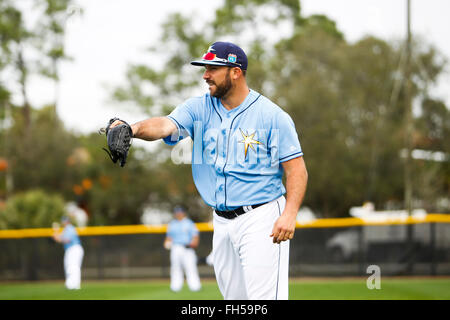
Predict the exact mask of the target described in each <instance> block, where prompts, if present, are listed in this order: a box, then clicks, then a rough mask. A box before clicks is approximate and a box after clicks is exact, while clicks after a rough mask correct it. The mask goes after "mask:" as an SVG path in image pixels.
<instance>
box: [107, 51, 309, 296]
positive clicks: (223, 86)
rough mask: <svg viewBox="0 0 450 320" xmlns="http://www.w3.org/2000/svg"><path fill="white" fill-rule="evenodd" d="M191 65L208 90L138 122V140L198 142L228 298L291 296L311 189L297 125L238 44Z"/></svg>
mask: <svg viewBox="0 0 450 320" xmlns="http://www.w3.org/2000/svg"><path fill="white" fill-rule="evenodd" d="M281 63H283V61H280V64H281ZM191 64H192V65H195V66H203V67H204V68H205V71H204V74H203V80H205V82H206V83H207V85H208V89H209V92H208V93H206V94H204V95H203V96H199V97H194V98H190V99H188V100H186V101H185V102H183V103H182V104H180V105H178V106H177V107H176V108H175V109H174V110H173V112H172V113H171V114H170V115H168V116H166V117H154V118H150V119H146V120H143V121H140V122H137V123H135V124H133V125H132V126H131V127H132V132H133V135H134V137H136V138H140V139H144V140H150V141H152V140H156V139H163V140H164V142H166V143H167V144H169V145H174V144H176V143H177V142H178V141H180V140H181V139H183V138H185V137H187V136H190V137H191V138H192V140H193V142H194V143H193V150H192V175H193V178H194V182H195V185H196V187H197V190H198V192H199V193H200V195H201V197H202V198H203V200H204V201H205V203H206V204H207V205H209V206H211V207H212V208H213V209H214V217H213V225H214V235H213V265H214V271H215V274H216V279H217V282H218V286H219V289H220V291H221V293H222V295H223V297H224V298H225V299H288V267H289V240H290V239H292V238H293V236H294V231H295V225H296V216H297V213H298V210H299V208H300V205H301V203H302V201H303V197H304V194H305V191H306V185H307V171H306V166H305V163H304V160H303V152H302V149H301V146H300V142H299V139H298V135H297V132H296V129H295V125H294V123H293V121H292V119H291V117H290V116H289V115H288V114H287V113H286V112H285V111H283V110H282V109H281V108H280V107H279V106H277V105H276V104H275V103H273V102H272V101H270V100H269V99H268V98H266V97H265V96H263V95H262V94H260V93H258V92H256V91H254V90H252V89H250V88H249V87H248V85H247V82H246V77H245V75H246V72H247V65H248V61H247V56H246V54H245V52H244V51H243V50H242V49H241V48H240V47H238V46H237V45H235V44H233V43H229V42H215V43H214V44H213V45H211V46H210V47H209V49H208V50H207V52H206V53H205V54H204V55H203V57H202V58H201V59H200V60H197V61H192V62H191ZM119 124H120V122H119V121H117V122H116V123H113V125H119ZM284 174H285V176H286V186H284V185H283V183H282V177H283V175H284ZM285 194H286V197H285V196H284V195H285Z"/></svg>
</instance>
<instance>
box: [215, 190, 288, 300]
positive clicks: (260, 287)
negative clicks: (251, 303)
mask: <svg viewBox="0 0 450 320" xmlns="http://www.w3.org/2000/svg"><path fill="white" fill-rule="evenodd" d="M285 204H286V199H285V198H284V197H283V196H281V197H280V198H278V199H276V200H274V201H271V202H269V203H267V204H265V205H263V206H260V207H258V208H256V209H253V210H251V211H249V212H247V213H245V214H242V215H240V216H238V217H236V218H234V219H226V218H223V217H220V216H218V215H217V214H214V235H213V260H214V272H215V274H216V279H217V283H218V285H219V289H220V292H221V293H222V295H223V297H224V299H225V300H287V299H288V293H289V292H288V291H289V288H288V285H289V279H288V276H289V274H288V273H289V241H284V242H281V243H280V244H276V243H273V239H272V238H271V237H270V234H271V233H272V229H273V226H274V223H275V221H276V220H277V219H278V218H279V217H280V215H281V213H282V212H283V210H284V207H285Z"/></svg>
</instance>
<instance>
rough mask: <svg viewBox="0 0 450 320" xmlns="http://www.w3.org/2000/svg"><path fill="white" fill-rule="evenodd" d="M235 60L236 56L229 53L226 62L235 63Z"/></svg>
mask: <svg viewBox="0 0 450 320" xmlns="http://www.w3.org/2000/svg"><path fill="white" fill-rule="evenodd" d="M236 60H237V56H236V55H235V54H232V53H230V54H229V55H228V62H231V63H236Z"/></svg>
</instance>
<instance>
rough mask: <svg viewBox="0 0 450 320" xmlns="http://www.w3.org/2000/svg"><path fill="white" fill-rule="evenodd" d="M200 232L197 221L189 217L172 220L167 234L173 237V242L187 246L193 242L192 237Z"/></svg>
mask: <svg viewBox="0 0 450 320" xmlns="http://www.w3.org/2000/svg"><path fill="white" fill-rule="evenodd" d="M198 233H199V232H198V229H197V227H196V226H195V223H194V222H192V220H190V219H188V218H183V219H182V220H176V219H175V220H172V221H171V222H170V223H169V225H168V226H167V236H168V237H170V238H171V239H172V243H173V244H179V245H182V246H186V245H188V244H190V243H191V241H192V238H193V237H194V236H196V235H198Z"/></svg>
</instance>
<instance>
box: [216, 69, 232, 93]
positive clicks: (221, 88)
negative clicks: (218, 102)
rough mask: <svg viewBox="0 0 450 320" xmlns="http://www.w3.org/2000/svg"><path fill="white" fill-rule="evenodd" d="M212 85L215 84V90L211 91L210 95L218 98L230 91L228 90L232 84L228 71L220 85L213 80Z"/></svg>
mask: <svg viewBox="0 0 450 320" xmlns="http://www.w3.org/2000/svg"><path fill="white" fill-rule="evenodd" d="M214 85H215V86H216V90H215V91H214V92H213V93H211V95H212V96H213V97H216V98H219V99H221V98H223V97H226V96H227V95H228V93H229V92H230V90H231V89H232V88H233V84H232V83H231V77H230V72H229V71H228V73H227V75H226V77H225V80H223V81H222V83H221V84H220V85H218V84H217V83H215V82H214Z"/></svg>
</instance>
